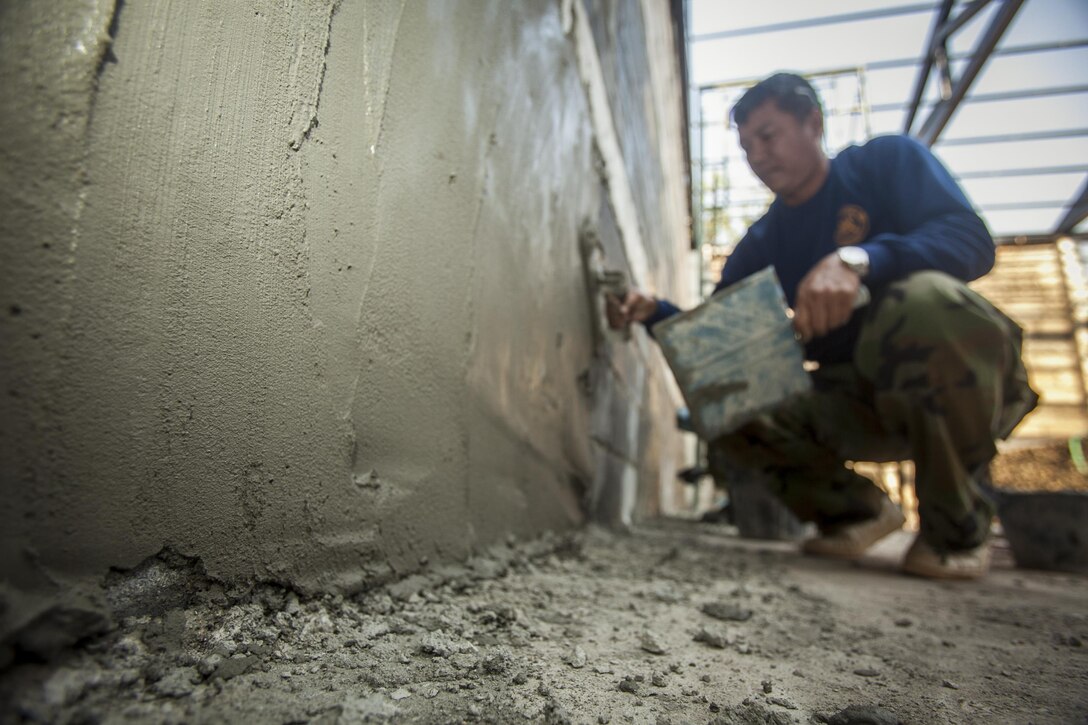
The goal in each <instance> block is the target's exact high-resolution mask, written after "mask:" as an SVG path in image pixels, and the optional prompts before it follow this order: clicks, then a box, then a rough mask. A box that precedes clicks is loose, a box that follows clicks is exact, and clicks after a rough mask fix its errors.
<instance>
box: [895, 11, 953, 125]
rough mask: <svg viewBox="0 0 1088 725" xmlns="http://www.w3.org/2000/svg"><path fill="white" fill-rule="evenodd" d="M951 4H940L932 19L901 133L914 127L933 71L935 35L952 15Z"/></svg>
mask: <svg viewBox="0 0 1088 725" xmlns="http://www.w3.org/2000/svg"><path fill="white" fill-rule="evenodd" d="M952 3H953V0H944V2H943V3H941V9H940V10H938V11H937V14H936V15H935V16H934V18H933V26H932V27H931V28H930V29H929V41H928V42H927V43H926V57H925V60H924V61H922V67H921V68H919V69H918V75H917V77H916V78H915V80H914V90H913V91H912V92H911V100H910V105H909V107H908V108H909V110H908V111H907V120H906V122H905V123H904V124H903V133H910V128H911V126H913V125H914V118H915V116H917V115H918V107H919V106H920V105H921V104H922V96H923V95H925V92H926V84H927V83H928V82H929V74H930V71H932V70H933V61H934V57H933V48H934V47H935V46H936V43H937V35H938V33H940V31H941V27H942V26H944V24H945V23H947V22H948V16H949V15H951V14H952Z"/></svg>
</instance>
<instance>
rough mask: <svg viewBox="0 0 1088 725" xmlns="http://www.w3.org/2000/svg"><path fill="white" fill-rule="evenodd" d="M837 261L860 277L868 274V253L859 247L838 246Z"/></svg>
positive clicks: (863, 277) (862, 277)
mask: <svg viewBox="0 0 1088 725" xmlns="http://www.w3.org/2000/svg"><path fill="white" fill-rule="evenodd" d="M838 255H839V261H840V262H842V264H843V266H844V267H846V268H847V269H849V270H850V271H851V272H853V273H854V274H856V275H857V276H858V277H860V278H861V279H865V278H866V277H867V276H869V253H868V252H866V251H865V250H864V249H862V248H861V247H839V249H838Z"/></svg>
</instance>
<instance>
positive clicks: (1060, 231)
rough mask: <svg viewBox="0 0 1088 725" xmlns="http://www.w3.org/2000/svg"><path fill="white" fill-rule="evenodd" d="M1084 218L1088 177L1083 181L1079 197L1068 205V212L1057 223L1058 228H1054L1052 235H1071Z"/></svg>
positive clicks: (1087, 196) (1087, 214)
mask: <svg viewBox="0 0 1088 725" xmlns="http://www.w3.org/2000/svg"><path fill="white" fill-rule="evenodd" d="M1085 217H1088V177H1086V178H1085V179H1084V184H1083V185H1082V186H1081V189H1080V196H1078V197H1077V198H1076V200H1075V201H1073V202H1072V203H1071V204H1070V205H1069V211H1068V212H1066V214H1065V216H1064V217H1063V218H1062V220H1061V221H1060V222H1058V226H1056V227H1054V235H1055V236H1062V235H1064V234H1072V232H1073V230H1074V229H1075V228H1076V226H1077V225H1078V224H1080V223H1081V222H1082V221H1084V219H1085Z"/></svg>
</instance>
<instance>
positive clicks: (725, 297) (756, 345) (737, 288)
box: [654, 267, 812, 440]
mask: <svg viewBox="0 0 1088 725" xmlns="http://www.w3.org/2000/svg"><path fill="white" fill-rule="evenodd" d="M654 337H656V338H657V340H658V342H659V343H660V345H661V350H662V352H664V354H665V359H666V360H667V361H668V363H669V367H670V368H672V371H673V375H675V376H676V381H677V383H678V384H679V385H680V390H681V391H682V392H683V394H684V400H685V401H686V402H687V404H688V408H689V409H690V411H691V418H692V423H693V425H694V428H695V431H696V432H697V433H698V434H699V435H700V436H701V437H702V438H704V439H705V440H714V439H715V438H718V437H719V436H722V435H724V434H726V433H729V432H731V431H733V430H735V429H736V428H738V427H740V426H741V425H743V424H744V423H746V422H748V421H749V420H751V419H752V418H753V417H755V416H756V415H758V414H759V413H760V412H762V411H764V410H767V409H769V408H772V407H774V406H776V405H778V404H779V403H781V402H782V401H784V400H786V399H787V398H789V397H790V396H793V395H798V394H801V393H806V392H808V391H810V390H812V379H811V378H810V377H809V375H808V373H807V372H805V369H804V349H803V347H802V345H801V343H800V342H799V341H798V339H797V336H796V335H795V333H794V331H793V324H792V322H791V321H790V318H789V314H788V310H787V306H786V295H785V293H784V292H783V291H782V285H781V283H779V281H778V276H777V275H776V274H775V272H774V268H772V267H766V268H765V269H763V270H761V271H759V272H757V273H755V274H753V275H751V276H750V277H747V278H745V279H743V280H741V281H740V282H737V283H736V284H734V285H731V286H729V287H727V288H725V289H723V290H721V291H720V292H718V293H717V294H715V295H714V296H712V297H711V298H710V299H708V300H706V301H705V302H703V303H702V304H701V305H699V306H698V307H696V308H694V309H692V310H689V311H687V312H684V313H681V314H679V315H676V316H674V317H671V318H669V319H667V320H664V321H662V322H660V323H658V324H657V325H655V326H654Z"/></svg>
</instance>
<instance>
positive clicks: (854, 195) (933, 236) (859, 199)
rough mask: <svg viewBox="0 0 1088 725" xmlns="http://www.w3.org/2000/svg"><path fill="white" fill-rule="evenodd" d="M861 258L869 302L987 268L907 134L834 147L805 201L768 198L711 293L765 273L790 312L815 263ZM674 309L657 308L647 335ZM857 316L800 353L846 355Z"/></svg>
mask: <svg viewBox="0 0 1088 725" xmlns="http://www.w3.org/2000/svg"><path fill="white" fill-rule="evenodd" d="M846 245H856V246H860V247H862V248H864V249H865V250H866V251H867V252H868V253H869V264H870V271H869V276H868V277H867V278H866V279H865V284H866V285H868V287H869V289H870V291H871V292H872V293H873V296H874V298H876V297H878V296H879V295H880V294H881V292H882V291H883V289H884V288H885V287H887V285H888V284H889V283H890V282H893V281H895V280H897V279H901V278H903V277H906V276H907V275H909V274H911V273H912V272H917V271H921V270H928V269H933V270H939V271H942V272H945V273H947V274H950V275H952V276H953V277H957V278H958V279H961V280H963V281H970V280H973V279H976V278H978V277H981V276H982V275H984V274H986V273H987V272H988V271H990V269H991V268H992V267H993V263H994V243H993V239H992V237H991V236H990V233H989V231H988V230H987V229H986V225H985V224H984V223H983V222H982V220H981V219H980V218H979V217H978V215H977V214H976V213H975V212H974V210H973V209H972V207H971V204H970V202H968V201H967V197H966V196H965V195H964V193H963V191H962V190H961V189H960V188H959V186H957V184H956V182H955V180H954V179H953V178H952V176H951V175H950V174H949V173H948V171H947V170H946V169H945V168H944V167H943V166H942V165H941V163H940V162H939V161H938V160H937V159H936V157H934V156H933V154H932V153H931V152H930V151H929V149H927V148H926V147H925V146H923V145H922V144H920V143H918V142H917V141H915V140H914V139H912V138H909V137H907V136H881V137H878V138H874V139H873V140H871V141H869V142H868V143H866V144H865V145H864V146H850V147H848V148H846V149H843V151H841V152H840V153H839V154H838V155H837V156H836V157H835V158H833V159H832V160H831V162H830V166H829V170H828V176H827V179H826V180H825V181H824V184H823V186H822V187H820V190H819V191H818V192H816V194H815V196H813V197H812V198H811V199H809V200H808V201H806V202H804V203H802V204H799V205H797V206H787V205H786V204H784V203H783V202H782V201H781V200H778V199H776V200H775V201H774V203H773V204H771V207H770V209H768V211H767V213H766V214H765V215H764V216H763V217H762V218H761V219H759V221H757V222H756V223H755V224H753V225H752V226H751V227H750V228H749V230H748V233H747V234H745V235H744V238H743V239H741V241H740V242H739V243H738V244H737V246H736V248H735V249H734V250H733V253H732V254H731V255H730V256H729V259H728V260H727V262H726V264H725V268H724V269H723V270H722V276H721V280H720V281H719V282H718V284H717V286H716V287H715V290H714V291H715V292H717V291H718V290H721V289H723V288H725V287H728V286H729V285H731V284H733V283H734V282H738V281H740V280H742V279H744V278H745V277H747V276H748V275H750V274H753V273H755V272H758V271H759V270H761V269H763V268H764V267H766V266H768V265H771V266H773V267H774V268H775V271H776V272H777V274H778V278H779V279H780V280H781V282H782V288H783V290H784V291H785V293H786V299H787V301H788V302H789V304H790V305H791V306H793V304H794V302H795V299H796V294H797V286H798V284H799V283H800V282H801V280H802V278H804V276H805V275H806V274H807V273H808V272H809V270H811V269H812V268H813V267H814V266H815V265H816V263H817V262H819V261H820V260H821V259H823V258H824V257H826V256H827V255H828V254H830V253H831V252H833V251H834V250H835V249H836V248H837V247H839V246H846ZM677 312H679V309H678V308H677V307H676V306H675V305H673V304H672V303H671V302H669V301H667V300H659V301H658V305H657V310H656V313H655V314H654V316H653V317H651V318H650V319H649V320H647V321H646V325H647V327H650V328H651V329H652V326H653V325H654V324H655V323H657V322H660V321H661V320H663V319H665V318H667V317H671V316H672V315H674V314H676V313H677ZM860 325H861V315H860V314H855V315H854V316H853V318H851V320H850V322H849V323H847V324H846V325H844V326H843V327H840V328H838V329H836V330H832V331H831V332H830V333H828V334H827V335H825V336H824V337H819V338H815V339H813V340H811V341H809V343H808V344H807V345H806V349H805V352H806V356H807V357H808V358H809V359H811V360H816V361H818V362H821V363H836V362H845V361H848V360H850V359H851V357H852V355H853V348H854V343H855V341H856V339H857V334H858V330H859V329H860Z"/></svg>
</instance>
